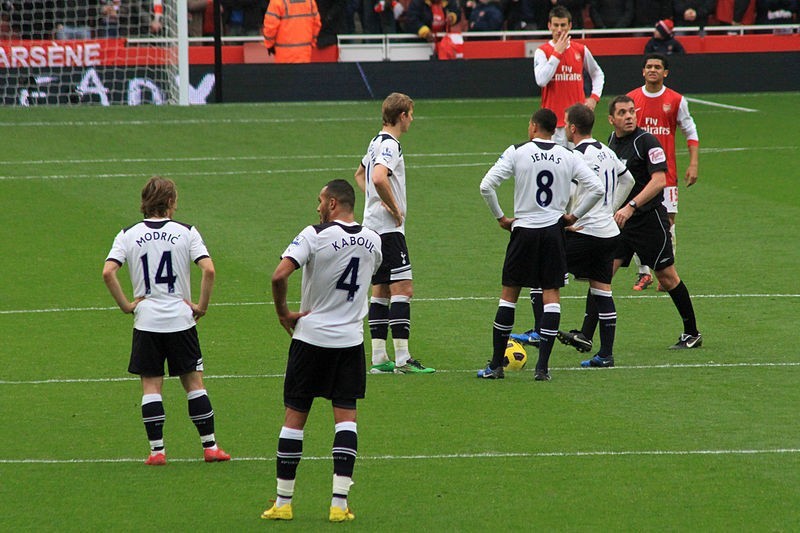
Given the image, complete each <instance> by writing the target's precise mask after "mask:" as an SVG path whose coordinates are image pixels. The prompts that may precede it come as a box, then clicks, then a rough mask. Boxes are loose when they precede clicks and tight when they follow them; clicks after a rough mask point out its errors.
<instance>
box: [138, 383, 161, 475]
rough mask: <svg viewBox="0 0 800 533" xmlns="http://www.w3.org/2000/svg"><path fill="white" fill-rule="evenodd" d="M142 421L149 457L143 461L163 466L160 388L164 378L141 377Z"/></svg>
mask: <svg viewBox="0 0 800 533" xmlns="http://www.w3.org/2000/svg"><path fill="white" fill-rule="evenodd" d="M141 381H142V421H143V422H144V430H145V432H146V433H147V440H148V441H149V442H150V456H149V457H148V458H147V460H145V464H147V465H153V466H158V465H163V464H166V462H167V455H166V453H167V452H166V448H165V447H164V421H165V420H166V415H165V413H164V402H163V400H162V398H161V388H162V386H163V384H164V376H142V377H141Z"/></svg>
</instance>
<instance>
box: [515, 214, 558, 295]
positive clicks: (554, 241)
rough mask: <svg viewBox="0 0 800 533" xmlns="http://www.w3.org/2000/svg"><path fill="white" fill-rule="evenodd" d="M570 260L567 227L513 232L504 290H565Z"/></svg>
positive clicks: (549, 227) (555, 225)
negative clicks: (565, 230)
mask: <svg viewBox="0 0 800 533" xmlns="http://www.w3.org/2000/svg"><path fill="white" fill-rule="evenodd" d="M566 273H567V256H566V251H565V245H564V227H563V226H562V224H561V223H560V222H558V223H556V224H553V225H552V226H547V227H546V228H520V227H518V228H514V230H513V231H512V232H511V239H510V240H509V241H508V247H506V259H505V263H503V286H504V287H541V288H542V289H559V288H561V287H563V286H564V275H565V274H566Z"/></svg>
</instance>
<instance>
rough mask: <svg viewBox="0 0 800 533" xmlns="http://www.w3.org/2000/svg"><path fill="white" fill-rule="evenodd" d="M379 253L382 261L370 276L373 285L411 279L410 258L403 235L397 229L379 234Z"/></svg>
mask: <svg viewBox="0 0 800 533" xmlns="http://www.w3.org/2000/svg"><path fill="white" fill-rule="evenodd" d="M381 253H382V254H383V262H382V263H381V266H380V267H378V271H377V272H376V273H375V275H374V276H372V284H373V285H387V284H389V283H392V282H394V281H401V280H406V279H411V258H410V257H409V255H408V246H406V236H405V235H403V234H402V233H400V232H399V231H393V232H391V233H384V234H383V235H381Z"/></svg>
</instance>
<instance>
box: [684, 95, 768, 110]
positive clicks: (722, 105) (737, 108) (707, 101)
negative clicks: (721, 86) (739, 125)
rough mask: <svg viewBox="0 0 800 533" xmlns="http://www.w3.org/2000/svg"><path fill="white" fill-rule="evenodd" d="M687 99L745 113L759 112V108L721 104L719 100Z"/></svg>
mask: <svg viewBox="0 0 800 533" xmlns="http://www.w3.org/2000/svg"><path fill="white" fill-rule="evenodd" d="M686 99H687V100H688V101H690V102H696V103H698V104H704V105H708V106H712V107H721V108H723V109H732V110H733V111H744V112H745V113H758V109H750V108H749V107H739V106H735V105H728V104H720V103H719V102H711V101H709V100H701V99H699V98H689V97H686Z"/></svg>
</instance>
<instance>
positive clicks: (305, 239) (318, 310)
mask: <svg viewBox="0 0 800 533" xmlns="http://www.w3.org/2000/svg"><path fill="white" fill-rule="evenodd" d="M354 203H355V191H354V190H353V187H352V185H350V184H349V183H348V182H347V181H345V180H333V181H330V182H329V183H328V184H327V185H325V187H323V188H322V191H320V193H319V206H318V207H317V212H319V218H320V224H317V225H314V226H307V227H306V228H305V229H303V231H301V232H300V234H299V235H298V236H297V237H295V238H294V240H293V241H292V243H291V244H290V245H289V247H288V248H286V251H285V252H284V253H283V255H282V256H281V261H280V263H279V264H278V266H277V268H276V269H275V272H274V273H273V275H272V298H273V301H274V302H275V311H276V313H277V315H278V320H279V321H280V323H281V325H282V326H283V328H284V329H285V330H286V331H287V332H288V333H289V334H290V335H291V336H292V342H291V345H290V347H289V359H288V361H287V364H286V379H285V381H284V388H283V402H284V405H285V407H286V411H285V418H284V423H283V427H282V428H281V432H280V436H279V438H278V452H277V463H276V465H277V466H276V470H277V494H278V497H277V499H276V501H275V504H274V505H273V506H272V507H271V508H269V509H267V510H266V511H264V512H263V513H262V515H261V518H264V519H267V520H291V519H292V518H293V511H292V496H293V495H294V485H295V477H296V474H297V466H298V464H299V462H300V458H301V456H302V453H303V428H304V427H305V424H306V421H307V420H308V414H309V412H310V410H311V405H312V403H313V401H314V398H316V397H323V398H326V399H328V400H330V401H331V405H332V406H333V419H334V423H335V427H334V430H335V434H334V438H333V497H332V499H331V507H330V514H329V520H330V521H331V522H344V521H349V520H353V519H354V518H355V517H354V515H353V513H352V512H351V511H350V508H349V506H348V503H347V497H348V494H349V491H350V486H351V485H352V484H353V481H352V477H353V468H354V466H355V461H356V451H357V449H358V435H357V427H356V400H358V399H360V398H363V397H364V392H365V388H366V364H365V361H364V325H363V321H364V316H366V314H367V297H368V296H369V286H370V279H371V277H372V276H373V275H374V274H375V271H376V270H377V268H378V265H380V264H381V258H382V256H381V239H380V236H378V234H377V233H375V232H374V231H372V230H370V229H367V228H366V227H364V226H361V225H360V224H358V223H357V222H356V221H355V220H354V217H353V205H354ZM301 267H302V269H303V282H302V298H301V302H300V310H299V311H290V310H289V306H288V305H287V303H286V294H287V291H288V283H289V277H290V276H291V275H292V273H293V272H294V271H295V270H296V269H298V268H301Z"/></svg>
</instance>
